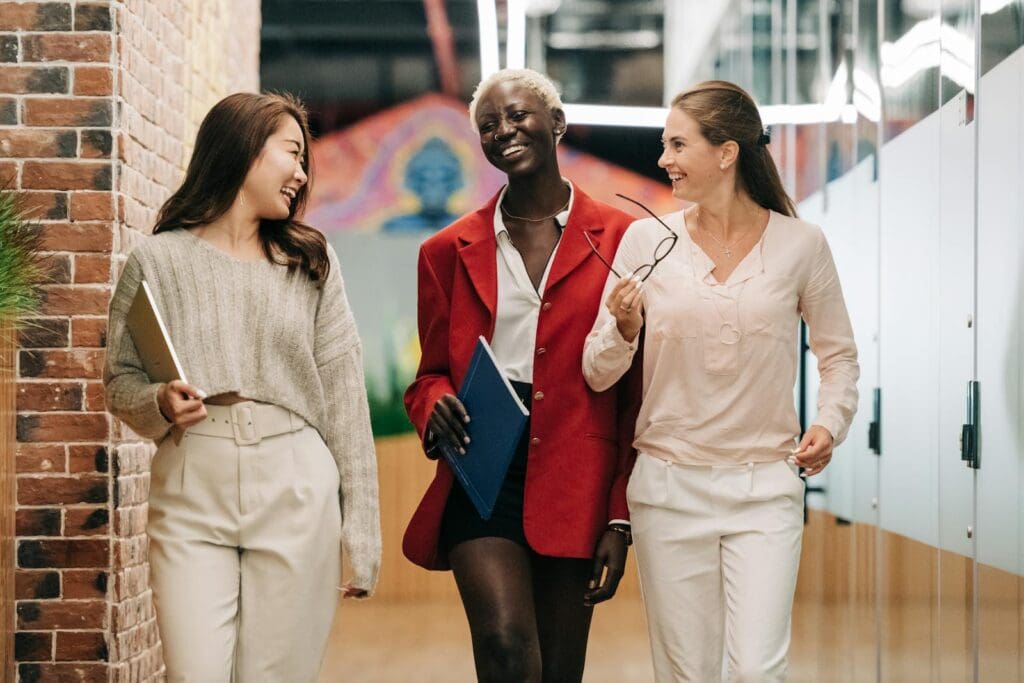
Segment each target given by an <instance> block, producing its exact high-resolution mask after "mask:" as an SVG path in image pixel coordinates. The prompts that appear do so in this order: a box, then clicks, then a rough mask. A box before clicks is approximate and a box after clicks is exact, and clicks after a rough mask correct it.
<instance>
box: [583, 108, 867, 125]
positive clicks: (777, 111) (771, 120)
mask: <svg viewBox="0 0 1024 683" xmlns="http://www.w3.org/2000/svg"><path fill="white" fill-rule="evenodd" d="M760 112H761V121H762V122H763V123H764V125H766V126H778V125H783V124H789V123H793V124H810V123H831V122H832V121H838V120H839V119H841V118H842V117H843V115H844V113H845V114H846V116H849V111H846V112H844V110H843V106H842V105H841V104H840V105H839V106H835V105H833V106H826V105H823V104H767V105H764V106H762V107H761V108H760ZM667 116H668V108H667V107H613V106H607V105H599V104H566V105H565V119H566V121H568V122H569V125H572V124H581V125H587V126H633V127H636V128H664V127H665V117H667Z"/></svg>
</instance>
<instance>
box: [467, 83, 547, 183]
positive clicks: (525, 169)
mask: <svg viewBox="0 0 1024 683" xmlns="http://www.w3.org/2000/svg"><path fill="white" fill-rule="evenodd" d="M476 125H477V129H478V130H479V131H480V147H481V149H483V152H484V156H486V157H487V160H488V161H489V162H491V165H493V166H494V167H495V168H497V169H498V170H500V171H502V172H503V173H505V174H506V175H508V176H509V177H516V176H526V175H531V174H533V173H536V172H538V171H540V170H542V169H544V168H547V167H549V166H557V159H556V156H555V146H556V140H557V137H558V135H559V133H556V131H564V129H565V114H563V113H562V111H561V110H558V109H556V110H554V111H551V110H550V109H548V108H547V106H545V104H544V102H543V100H541V98H540V96H538V95H537V93H535V92H534V91H533V90H531V89H530V88H528V87H526V86H524V85H521V84H519V83H516V82H515V81H505V82H499V83H496V84H494V85H493V86H491V88H490V89H489V90H488V91H487V92H486V93H484V94H483V95H482V96H481V97H480V99H479V102H478V103H477V107H476Z"/></svg>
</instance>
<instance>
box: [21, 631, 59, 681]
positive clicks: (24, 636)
mask: <svg viewBox="0 0 1024 683" xmlns="http://www.w3.org/2000/svg"><path fill="white" fill-rule="evenodd" d="M53 636H54V634H53V633H51V632H46V631H43V632H40V631H22V632H20V633H15V634H14V659H15V660H16V661H19V662H48V661H50V660H52V659H53ZM22 680H24V679H22Z"/></svg>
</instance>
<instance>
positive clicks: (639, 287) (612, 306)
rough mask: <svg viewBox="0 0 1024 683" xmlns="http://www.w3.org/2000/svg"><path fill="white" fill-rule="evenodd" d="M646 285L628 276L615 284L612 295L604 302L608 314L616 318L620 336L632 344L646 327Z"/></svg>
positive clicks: (632, 276)
mask: <svg viewBox="0 0 1024 683" xmlns="http://www.w3.org/2000/svg"><path fill="white" fill-rule="evenodd" d="M643 295H644V283H643V281H642V280H641V279H640V278H639V277H637V276H635V275H627V276H626V277H624V278H622V279H621V280H619V281H618V282H616V283H615V287H613V288H612V291H611V294H609V295H608V299H607V300H606V301H605V302H604V305H605V307H606V308H607V309H608V312H609V313H611V314H612V316H613V317H614V318H615V324H616V326H617V327H618V328H619V334H621V335H622V338H623V339H625V340H626V341H627V342H632V341H633V340H634V339H636V336H637V335H638V334H640V328H641V327H643V326H644V316H643V308H644V296H643Z"/></svg>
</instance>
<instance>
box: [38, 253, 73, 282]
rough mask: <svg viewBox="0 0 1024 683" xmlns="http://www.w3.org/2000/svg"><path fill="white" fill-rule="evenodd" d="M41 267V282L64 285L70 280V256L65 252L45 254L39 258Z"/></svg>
mask: <svg viewBox="0 0 1024 683" xmlns="http://www.w3.org/2000/svg"><path fill="white" fill-rule="evenodd" d="M39 261H40V265H41V266H42V268H43V277H42V284H44V285H66V284H70V282H71V257H70V256H68V255H66V254H47V255H45V256H42V257H41V258H40V259H39Z"/></svg>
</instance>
